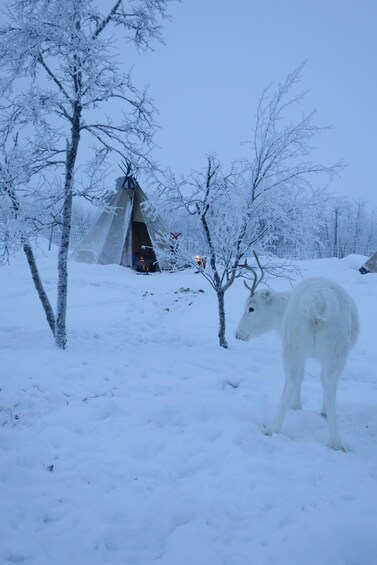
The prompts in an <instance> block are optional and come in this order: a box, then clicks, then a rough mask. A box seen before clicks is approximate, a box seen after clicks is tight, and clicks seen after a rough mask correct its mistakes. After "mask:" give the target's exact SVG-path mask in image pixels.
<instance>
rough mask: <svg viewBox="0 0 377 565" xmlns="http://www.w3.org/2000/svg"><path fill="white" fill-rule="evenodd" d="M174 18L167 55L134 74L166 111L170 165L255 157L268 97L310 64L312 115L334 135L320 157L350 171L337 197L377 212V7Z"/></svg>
mask: <svg viewBox="0 0 377 565" xmlns="http://www.w3.org/2000/svg"><path fill="white" fill-rule="evenodd" d="M170 11H171V14H172V16H173V20H172V21H171V22H167V23H166V24H165V39H166V43H167V45H166V46H165V47H158V46H157V48H156V51H155V52H154V53H152V54H150V55H147V56H143V57H141V58H140V59H139V60H138V61H137V64H136V66H135V71H134V76H135V78H137V81H138V82H139V81H142V82H143V83H144V82H148V83H150V87H151V94H152V95H153V98H154V99H155V103H156V106H157V108H158V109H159V111H160V114H159V122H160V124H161V127H162V130H161V131H160V132H159V134H158V136H157V142H158V144H159V145H160V147H161V150H160V151H159V152H158V158H159V159H160V160H161V161H162V162H163V163H164V164H169V165H170V166H171V167H172V168H173V169H174V170H175V171H177V172H186V171H188V170H189V169H190V168H200V167H202V166H203V165H205V156H206V155H207V154H209V153H211V152H215V153H216V154H217V155H218V156H219V158H220V159H221V160H224V161H230V160H232V159H234V158H236V157H239V156H240V155H245V154H246V147H245V146H240V142H241V141H243V140H247V139H250V138H251V132H252V127H253V119H254V115H255V110H256V104H257V100H258V97H259V96H260V94H261V92H262V90H263V89H264V87H265V86H267V85H268V84H269V83H271V82H272V83H275V84H276V83H278V82H279V81H282V80H284V78H285V77H286V76H287V74H288V73H289V72H291V71H292V70H294V69H295V68H296V67H297V66H298V65H299V64H301V63H302V62H303V61H304V60H307V65H306V67H305V68H304V71H303V81H302V87H303V88H304V89H309V93H308V95H307V98H306V103H305V104H304V107H305V109H306V110H308V111H310V110H312V109H315V110H316V111H317V122H318V123H319V124H320V125H330V124H331V125H332V126H333V127H334V129H333V130H332V131H330V132H326V133H324V134H323V136H322V137H321V138H320V139H319V140H318V143H317V144H318V148H319V149H318V154H319V156H320V158H321V160H322V161H323V162H326V163H333V162H335V161H337V160H338V159H344V160H345V161H346V162H347V163H348V167H347V169H346V170H345V171H344V172H343V173H342V175H341V178H340V179H337V180H335V181H334V182H333V183H332V184H331V189H332V190H334V191H335V192H336V193H337V194H340V195H344V196H345V197H351V198H356V199H362V200H366V201H369V202H370V203H371V204H373V206H375V205H377V183H376V168H375V162H376V149H377V142H376V134H377V113H376V101H377V93H376V84H377V83H376V62H377V61H376V58H377V29H376V28H377V1H376V0H184V1H183V2H182V3H181V4H173V5H172V8H171V10H170Z"/></svg>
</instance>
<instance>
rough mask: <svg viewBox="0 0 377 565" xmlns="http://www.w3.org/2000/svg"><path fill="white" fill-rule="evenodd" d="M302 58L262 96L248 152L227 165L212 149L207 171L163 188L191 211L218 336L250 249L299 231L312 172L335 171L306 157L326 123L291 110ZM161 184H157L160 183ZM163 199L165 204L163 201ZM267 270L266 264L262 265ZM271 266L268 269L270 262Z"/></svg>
mask: <svg viewBox="0 0 377 565" xmlns="http://www.w3.org/2000/svg"><path fill="white" fill-rule="evenodd" d="M301 70H302V66H301V67H299V68H298V69H297V70H295V71H294V72H293V73H292V74H290V75H289V76H288V77H287V79H286V80H285V81H284V82H283V83H282V84H281V85H279V86H278V87H277V89H276V90H275V91H274V92H272V93H270V90H269V89H267V90H266V91H265V92H264V94H263V96H262V97H261V99H260V102H259V105H258V108H257V114H256V122H255V128H254V134H253V140H252V141H251V142H250V144H251V148H252V152H251V158H250V159H249V160H243V161H237V162H234V163H233V164H232V165H231V166H230V167H229V169H228V170H224V167H223V166H221V165H220V164H219V163H218V162H216V160H215V159H214V158H213V157H210V158H209V160H208V166H207V168H206V170H204V171H194V172H193V173H191V175H189V177H187V178H183V179H181V180H179V181H178V180H176V178H175V177H174V176H170V177H169V178H168V179H167V180H166V181H165V188H167V190H165V191H164V193H165V194H167V200H170V204H171V210H173V209H174V210H176V209H180V210H182V209H184V210H186V213H187V215H188V216H191V218H194V219H195V220H196V223H194V224H193V223H191V228H192V229H191V232H190V234H189V235H188V237H186V242H184V241H182V245H181V249H183V248H184V246H185V244H186V248H187V250H188V252H189V254H190V253H191V257H192V256H193V254H195V253H196V252H197V251H200V254H201V255H205V256H206V257H207V264H206V267H205V268H203V267H200V272H201V273H202V275H203V276H204V277H205V278H206V279H207V280H208V281H209V282H210V284H211V286H212V287H213V289H214V290H215V292H216V294H217V299H218V306H219V334H218V335H219V341H220V345H222V346H223V347H227V342H226V338H225V306H224V295H225V292H226V291H227V290H228V289H229V287H230V286H231V285H232V283H233V282H234V280H235V278H236V277H238V276H242V265H243V264H244V261H245V259H246V258H247V257H250V256H251V257H252V256H253V255H252V251H253V250H254V249H255V250H256V251H257V252H266V251H269V247H270V246H271V244H274V243H275V242H276V240H277V239H279V238H286V239H288V240H291V241H295V240H297V239H299V238H300V237H301V235H302V233H303V227H302V226H300V224H299V222H298V221H297V218H298V217H300V219H302V214H301V213H299V212H298V210H299V208H300V206H302V205H304V204H305V203H307V202H308V198H307V196H305V194H306V192H307V191H308V189H311V186H312V179H313V178H314V177H317V176H323V175H326V176H327V177H332V176H333V175H334V174H335V173H336V172H337V171H338V170H339V169H340V168H341V167H342V163H340V162H339V163H336V164H335V165H331V166H326V165H323V164H321V163H315V162H312V161H311V160H310V155H311V145H312V142H313V140H314V138H316V137H317V136H319V134H320V133H321V132H322V130H323V128H320V127H318V126H317V125H315V123H314V117H315V114H314V112H311V113H309V114H302V112H301V111H300V112H299V116H298V117H297V115H296V112H295V110H296V109H298V108H299V106H300V105H301V103H302V102H303V100H304V97H305V93H299V94H297V95H296V94H294V93H292V91H293V90H294V89H295V87H296V86H297V84H298V82H299V80H300V76H301V75H300V74H301ZM159 191H160V192H161V186H160V187H159ZM165 207H166V205H165ZM265 270H266V271H268V270H269V268H268V265H265ZM270 270H271V269H270Z"/></svg>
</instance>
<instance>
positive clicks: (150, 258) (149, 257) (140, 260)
mask: <svg viewBox="0 0 377 565" xmlns="http://www.w3.org/2000/svg"><path fill="white" fill-rule="evenodd" d="M132 267H133V268H134V269H135V270H136V271H139V272H141V273H143V272H152V273H153V272H155V271H157V270H159V269H158V266H157V258H156V254H155V252H154V251H153V246H152V242H151V238H150V237H149V233H148V230H147V226H146V225H145V223H144V222H134V221H133V222H132Z"/></svg>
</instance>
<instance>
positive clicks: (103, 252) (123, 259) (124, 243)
mask: <svg viewBox="0 0 377 565" xmlns="http://www.w3.org/2000/svg"><path fill="white" fill-rule="evenodd" d="M117 187H118V190H117V192H116V194H115V195H114V197H113V198H112V200H111V202H110V204H109V209H108V210H104V211H103V212H102V213H101V214H100V216H99V218H98V219H97V221H96V222H95V223H94V225H93V226H92V228H91V229H90V230H89V232H88V233H87V234H86V236H85V237H84V238H83V240H82V241H81V242H80V243H79V244H78V245H77V247H76V248H75V250H74V252H73V254H72V258H73V259H74V260H76V261H80V262H84V263H100V264H102V265H108V264H118V265H123V266H125V267H132V268H134V269H136V270H139V271H155V270H158V269H169V268H171V262H170V261H169V257H168V254H167V253H166V251H169V244H168V243H161V235H164V234H165V235H166V234H168V233H169V232H168V230H167V228H166V226H165V225H164V222H163V221H162V219H161V218H160V217H158V216H156V215H154V214H152V213H151V212H150V211H149V210H148V209H147V208H146V207H145V203H146V201H147V197H146V195H145V194H144V192H143V191H142V189H141V188H140V185H139V184H138V182H137V181H136V180H135V178H134V177H133V176H126V177H122V178H120V179H118V181H117Z"/></svg>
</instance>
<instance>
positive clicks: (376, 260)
mask: <svg viewBox="0 0 377 565" xmlns="http://www.w3.org/2000/svg"><path fill="white" fill-rule="evenodd" d="M359 273H361V274H362V275H366V274H368V273H377V251H376V253H374V254H373V255H372V257H369V259H368V261H367V262H366V263H364V265H363V266H362V267H360V269H359Z"/></svg>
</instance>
